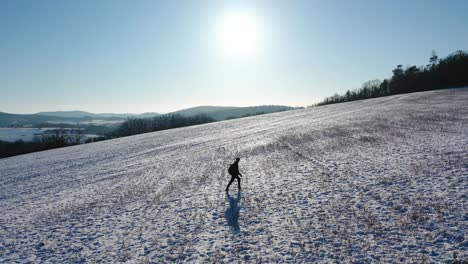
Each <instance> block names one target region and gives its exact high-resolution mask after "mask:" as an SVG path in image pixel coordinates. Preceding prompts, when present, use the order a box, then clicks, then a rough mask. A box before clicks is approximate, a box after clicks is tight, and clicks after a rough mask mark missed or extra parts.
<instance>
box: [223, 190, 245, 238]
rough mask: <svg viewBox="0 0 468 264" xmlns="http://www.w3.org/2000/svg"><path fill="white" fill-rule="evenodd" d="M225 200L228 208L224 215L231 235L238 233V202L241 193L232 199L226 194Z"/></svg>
mask: <svg viewBox="0 0 468 264" xmlns="http://www.w3.org/2000/svg"><path fill="white" fill-rule="evenodd" d="M226 195H227V200H228V202H229V207H228V209H227V210H226V213H225V214H224V217H225V218H226V221H227V224H228V226H230V229H231V232H232V233H233V234H239V233H240V226H239V212H240V205H239V201H240V199H241V193H240V192H237V197H236V198H234V197H232V196H231V195H229V193H226Z"/></svg>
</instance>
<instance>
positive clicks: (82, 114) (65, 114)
mask: <svg viewBox="0 0 468 264" xmlns="http://www.w3.org/2000/svg"><path fill="white" fill-rule="evenodd" d="M37 115H47V116H56V117H65V118H85V117H91V118H128V117H140V118H147V117H153V116H158V115H160V114H158V113H143V114H128V113H127V114H116V113H99V114H96V113H90V112H86V111H76V110H75V111H53V112H39V113H37Z"/></svg>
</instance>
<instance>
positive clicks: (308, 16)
mask: <svg viewBox="0 0 468 264" xmlns="http://www.w3.org/2000/svg"><path fill="white" fill-rule="evenodd" d="M231 14H241V15H234V19H233V20H232V21H230V20H229V19H228V18H229V17H230V16H232V15H231ZM243 16H244V17H248V18H247V19H242V17H243ZM228 20H229V21H228ZM226 21H228V22H226ZM245 21H247V22H245ZM249 21H253V22H249ZM244 22H245V23H244ZM240 24H242V26H243V27H241V28H240V29H239V28H236V25H240ZM233 27H234V28H233ZM238 31H241V32H238ZM242 45H246V46H245V47H244V46H242ZM467 46H468V1H466V0H458V1H457V0H446V1H443V0H434V1H431V0H411V1H407V0H392V1H390V0H389V1H385V0H381V1H380V0H379V1H375V0H368V1H365V0H357V1H351V0H346V1H345V0H343V1H330V0H323V1H318V0H317V1H314V0H304V1H289V0H288V1H281V0H277V1H275V0H271V1H252V0H248V1H207V0H203V1H193V0H192V1H169V0H167V1H156V0H147V1H139V0H135V1H130V0H124V1H119V0H107V1H103V0H90V1H86V0H78V1H72V0H63V1H61V0H55V1H47V0H40V1H37V0H30V1H26V0H3V1H0V111H3V112H10V113H34V112H38V111H48V110H85V111H91V112H119V113H123V112H131V113H142V112H161V113H164V112H169V111H173V110H177V109H181V108H187V107H192V106H198V105H230V106H247V105H260V104H281V105H292V106H306V105H310V104H312V103H315V102H317V101H320V100H321V99H323V98H324V97H326V96H329V95H332V94H333V93H335V92H338V93H342V92H344V91H346V90H347V89H353V88H358V87H360V85H361V84H362V83H363V82H364V81H367V80H370V79H375V78H379V79H383V78H385V77H389V76H390V75H391V70H392V69H393V68H394V67H395V66H396V65H398V64H403V65H407V64H416V65H425V64H427V62H428V58H429V56H430V54H431V51H432V50H436V51H437V53H438V54H439V57H444V56H446V55H448V54H449V53H452V52H454V51H456V50H467ZM239 47H241V48H239ZM242 47H243V48H244V49H243V48H242ZM231 49H234V51H233V50H231ZM236 49H238V50H236ZM239 49H240V50H239Z"/></svg>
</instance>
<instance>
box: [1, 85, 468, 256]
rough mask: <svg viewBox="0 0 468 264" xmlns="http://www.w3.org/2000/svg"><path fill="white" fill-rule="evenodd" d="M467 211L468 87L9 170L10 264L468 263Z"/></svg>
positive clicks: (62, 154)
mask: <svg viewBox="0 0 468 264" xmlns="http://www.w3.org/2000/svg"><path fill="white" fill-rule="evenodd" d="M235 157H240V158H241V161H240V171H241V172H242V173H243V174H244V178H243V183H242V184H243V189H242V192H241V193H239V194H238V193H237V187H236V184H233V186H232V187H231V191H230V195H229V197H227V195H226V193H225V192H224V189H225V187H226V184H227V182H228V180H229V176H228V174H227V167H228V166H229V164H230V163H232V162H233V160H234V158H235ZM467 201H468V89H458V90H443V91H431V92H425V93H415V94H405V95H397V96H391V97H384V98H377V99H371V100H365V101H358V102H350V103H343V104H337V105H329V106H323V107H317V108H310V109H303V110H295V111H289V112H281V113H275V114H269V115H262V116H257V117H250V118H243V119H237V120H231V121H224V122H218V123H212V124H206V125H200V126H195V127H187V128H181V129H174V130H167V131H161V132H156V133H149V134H144V135H138V136H133V137H127V138H120V139H116V140H110V141H103V142H97V143H92V144H86V145H79V146H74V147H67V148H63V149H55V150H50V151H44V152H38V153H33V154H28V155H23V156H17V157H12V158H6V159H2V160H0V212H1V214H0V262H2V263H13V262H50V263H71V262H80V263H83V262H86V263H88V262H89V263H94V262H105V263H115V262H129V263H146V262H148V263H164V262H175V261H189V262H213V263H222V262H224V263H233V262H266V263H273V262H332V261H335V260H336V261H344V262H359V263H361V262H410V263H421V262H449V261H451V260H453V259H454V256H455V257H456V258H457V259H465V260H466V259H468V238H467V235H466V233H467V231H468V214H467V213H468V210H467V209H468V208H467V206H468V204H467ZM238 210H239V211H238ZM237 211H238V213H237ZM227 216H232V217H234V219H229V217H227ZM227 218H228V219H227ZM228 223H229V224H231V226H229V225H228Z"/></svg>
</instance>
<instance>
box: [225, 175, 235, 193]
mask: <svg viewBox="0 0 468 264" xmlns="http://www.w3.org/2000/svg"><path fill="white" fill-rule="evenodd" d="M234 179H235V177H234V176H231V180H230V181H229V184H228V186H227V187H226V192H227V191H228V190H229V186H231V183H232V182H233V181H234Z"/></svg>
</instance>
